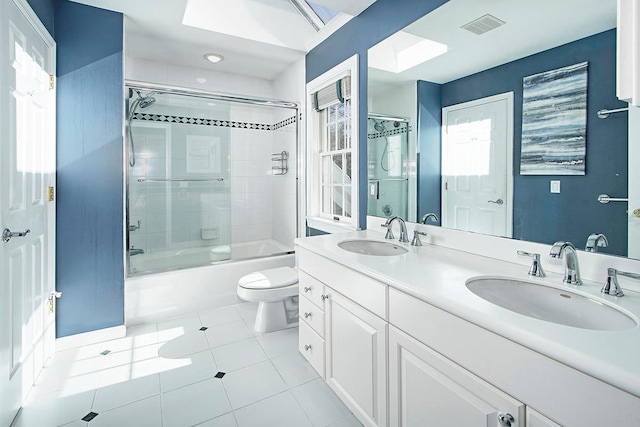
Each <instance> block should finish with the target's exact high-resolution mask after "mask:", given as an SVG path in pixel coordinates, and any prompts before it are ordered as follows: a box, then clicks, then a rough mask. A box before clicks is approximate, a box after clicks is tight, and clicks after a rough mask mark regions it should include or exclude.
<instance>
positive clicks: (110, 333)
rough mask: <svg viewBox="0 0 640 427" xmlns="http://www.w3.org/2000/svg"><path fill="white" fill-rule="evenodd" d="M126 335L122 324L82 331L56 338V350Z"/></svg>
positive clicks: (125, 329)
mask: <svg viewBox="0 0 640 427" xmlns="http://www.w3.org/2000/svg"><path fill="white" fill-rule="evenodd" d="M126 335H127V328H126V327H125V326H124V325H120V326H114V327H112V328H104V329H98V330H96V331H91V332H84V333H82V334H76V335H69V336H68V337H62V338H57V339H56V351H64V350H70V349H72V348H78V347H82V346H85V345H89V344H97V343H99V342H103V341H109V340H115V339H118V338H123V337H125V336H126Z"/></svg>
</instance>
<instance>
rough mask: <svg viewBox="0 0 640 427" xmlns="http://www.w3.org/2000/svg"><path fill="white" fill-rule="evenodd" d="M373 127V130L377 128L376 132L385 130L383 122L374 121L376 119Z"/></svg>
mask: <svg viewBox="0 0 640 427" xmlns="http://www.w3.org/2000/svg"><path fill="white" fill-rule="evenodd" d="M373 128H374V129H375V130H377V131H378V132H384V131H385V130H386V129H385V127H384V123H382V122H376V121H374V123H373Z"/></svg>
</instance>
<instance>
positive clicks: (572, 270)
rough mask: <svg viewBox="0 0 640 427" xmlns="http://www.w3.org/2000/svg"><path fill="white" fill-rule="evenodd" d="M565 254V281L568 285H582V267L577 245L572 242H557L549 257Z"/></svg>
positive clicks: (559, 256)
mask: <svg viewBox="0 0 640 427" xmlns="http://www.w3.org/2000/svg"><path fill="white" fill-rule="evenodd" d="M563 256H564V279H563V280H562V281H563V282H564V283H566V284H568V285H582V280H581V279H580V267H579V266H578V254H577V253H576V247H575V246H574V245H573V243H571V242H562V241H560V242H555V243H554V244H553V246H552V247H551V252H549V257H551V258H560V259H562V258H563Z"/></svg>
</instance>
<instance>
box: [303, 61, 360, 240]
mask: <svg viewBox="0 0 640 427" xmlns="http://www.w3.org/2000/svg"><path fill="white" fill-rule="evenodd" d="M358 65H359V58H358V55H357V54H356V55H354V56H352V57H351V58H349V59H347V60H345V61H343V62H342V63H340V64H338V65H336V66H335V67H333V68H332V69H330V70H329V71H327V72H325V73H324V74H322V75H321V76H319V77H317V78H315V79H314V80H312V81H311V82H309V83H307V90H306V98H307V102H306V108H307V111H308V114H307V144H306V145H307V153H306V161H307V173H306V185H305V190H306V215H305V218H306V221H307V226H309V227H311V228H314V229H317V230H320V231H323V232H327V233H335V232H344V231H348V230H359V229H361V224H360V223H359V221H360V210H359V176H360V175H359V168H358V159H359V144H358V126H359V106H358V100H359V98H358ZM346 76H350V77H351V83H350V86H351V88H350V89H351V97H350V104H351V112H350V126H349V132H348V133H347V134H346V135H348V138H349V140H350V142H351V149H350V151H351V203H350V210H351V217H350V218H348V217H344V216H341V217H339V220H334V219H333V215H329V214H326V213H323V212H322V175H321V174H322V164H321V158H322V156H321V155H320V150H321V148H322V144H323V143H324V142H325V141H326V140H325V139H324V138H326V135H325V129H326V128H325V122H324V116H325V114H326V112H322V113H318V112H317V111H316V110H315V109H314V107H313V93H314V92H317V91H318V90H320V89H322V88H324V87H326V86H328V85H330V84H334V83H335V82H336V81H337V80H340V79H341V78H343V77H346ZM344 152H346V151H344ZM343 188H344V187H343Z"/></svg>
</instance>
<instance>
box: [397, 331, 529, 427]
mask: <svg viewBox="0 0 640 427" xmlns="http://www.w3.org/2000/svg"><path fill="white" fill-rule="evenodd" d="M524 416H525V406H524V404H522V403H520V402H518V401H517V400H515V399H513V398H512V397H511V396H509V395H507V394H506V393H503V392H502V391H500V390H498V389H497V388H495V387H493V386H492V385H491V384H489V383H487V382H484V381H483V380H481V379H480V378H478V377H476V376H475V375H473V374H472V373H471V372H469V371H467V370H465V369H464V368H462V367H461V366H458V365H456V364H455V363H453V362H451V361H450V360H449V359H447V358H445V357H443V356H442V355H440V354H439V353H437V352H435V351H433V350H432V349H430V348H428V347H427V346H425V345H423V344H421V343H420V342H418V341H416V340H415V339H413V338H411V337H410V336H409V335H406V334H404V333H403V332H401V331H400V330H398V329H396V328H394V327H393V326H390V327H389V420H390V422H389V425H390V426H391V427H424V426H438V427H459V426H474V427H482V426H486V427H494V426H498V425H511V426H513V427H518V426H521V427H522V426H524V425H525V422H524ZM500 418H503V419H504V420H510V421H509V422H510V424H507V423H506V422H505V423H504V424H503V423H500V422H499V419H500Z"/></svg>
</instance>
